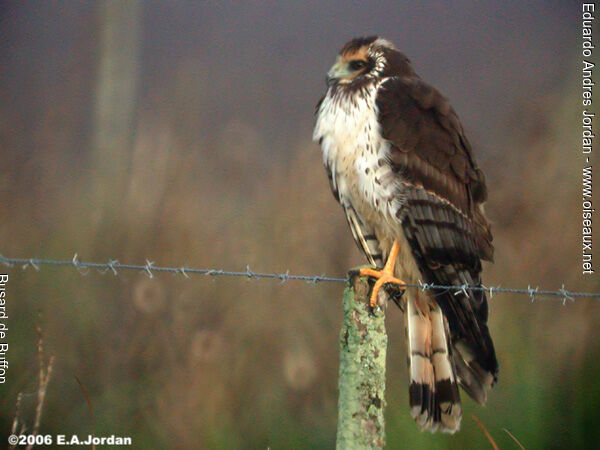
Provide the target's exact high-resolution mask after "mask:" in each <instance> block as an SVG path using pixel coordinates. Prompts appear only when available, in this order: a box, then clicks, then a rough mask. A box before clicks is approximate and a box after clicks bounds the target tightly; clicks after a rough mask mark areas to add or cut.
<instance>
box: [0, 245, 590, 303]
mask: <svg viewBox="0 0 600 450" xmlns="http://www.w3.org/2000/svg"><path fill="white" fill-rule="evenodd" d="M0 263H1V264H4V265H5V266H8V267H13V266H15V265H20V266H21V269H22V270H26V269H27V268H29V267H31V268H33V269H35V270H36V271H39V270H40V266H42V265H49V266H63V267H73V268H75V269H77V271H78V272H79V273H80V274H81V275H87V274H88V272H89V270H90V269H96V270H97V271H99V272H100V273H102V274H106V273H108V272H111V273H112V274H113V275H115V276H116V275H118V273H119V271H122V270H132V271H138V272H142V273H144V274H145V275H146V276H148V277H149V278H154V273H155V272H167V273H173V274H180V275H182V276H183V277H185V278H190V275H208V276H211V277H216V276H229V277H245V278H248V279H253V278H255V279H260V278H270V279H277V280H280V281H281V282H282V283H285V282H287V281H288V280H300V281H306V282H308V283H313V284H316V283H319V282H326V283H345V282H347V281H348V279H347V278H340V277H329V276H325V275H293V274H290V273H289V270H288V271H286V272H285V273H262V272H254V271H253V270H251V269H250V266H249V265H246V270H245V271H231V270H222V269H195V268H190V267H187V266H180V267H166V266H156V265H155V263H154V262H153V261H150V260H148V259H147V260H146V264H143V265H142V264H121V263H120V262H119V261H118V260H117V259H109V261H108V262H105V263H99V262H86V261H80V260H79V256H78V254H77V253H75V255H74V256H73V258H72V259H71V260H55V259H39V258H6V257H4V256H2V255H0ZM406 287H414V288H419V289H421V290H422V291H426V290H433V291H442V292H437V293H436V294H435V295H440V294H441V293H446V292H452V291H454V295H457V294H459V293H460V292H464V293H465V295H466V294H467V291H485V292H487V293H488V294H489V295H490V299H491V298H493V297H494V294H497V293H504V294H519V295H527V296H528V297H529V298H530V299H531V302H532V303H533V302H534V301H535V300H536V299H537V298H538V297H551V298H558V299H562V302H563V305H565V304H566V303H567V302H574V301H575V298H576V297H579V298H590V299H600V292H575V291H569V290H567V289H566V288H565V285H564V284H562V286H561V289H559V290H556V291H550V290H543V289H540V288H539V286H536V287H535V288H533V287H531V286H527V289H523V288H505V287H501V286H490V287H487V286H484V285H483V284H481V285H479V286H469V285H467V284H463V285H440V284H432V283H423V282H421V281H419V282H418V283H406Z"/></svg>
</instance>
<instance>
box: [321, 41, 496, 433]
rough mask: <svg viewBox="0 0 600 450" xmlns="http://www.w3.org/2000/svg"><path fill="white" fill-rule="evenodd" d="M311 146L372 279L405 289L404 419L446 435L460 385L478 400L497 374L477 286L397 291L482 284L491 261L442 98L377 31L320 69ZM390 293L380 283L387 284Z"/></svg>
mask: <svg viewBox="0 0 600 450" xmlns="http://www.w3.org/2000/svg"><path fill="white" fill-rule="evenodd" d="M316 116H317V117H316V125H315V129H314V135H313V139H314V140H315V141H317V142H318V143H319V144H320V146H321V149H322V151H323V161H324V163H325V168H326V171H327V174H328V177H329V181H330V185H331V189H332V191H333V195H334V196H335V198H336V200H337V201H338V202H339V203H340V204H341V206H342V208H343V210H344V212H345V214H346V218H347V220H348V224H349V225H350V229H351V231H352V235H353V237H354V240H355V241H356V243H357V244H358V246H359V248H360V249H361V250H362V252H363V253H364V254H365V255H366V257H367V259H368V261H369V263H370V264H371V265H373V266H374V268H373V269H369V268H363V269H361V274H362V275H367V276H370V277H374V278H376V279H377V281H376V283H375V285H374V287H373V290H372V295H371V297H370V303H371V307H375V306H376V305H377V303H378V302H380V301H381V302H385V299H386V293H385V291H386V290H385V289H384V290H381V293H380V295H378V294H379V292H380V288H381V287H382V285H384V284H388V283H391V284H392V285H396V286H397V288H398V289H400V290H403V291H404V292H403V295H402V298H400V299H399V300H398V303H399V305H400V307H401V308H402V310H403V311H404V313H405V324H406V337H407V338H406V341H407V345H408V365H409V376H410V388H409V400H410V407H411V415H412V416H413V418H414V419H415V420H416V421H417V423H418V425H419V426H420V428H421V429H422V430H430V431H432V432H433V431H436V430H441V431H444V432H448V433H454V432H456V431H457V430H458V429H459V427H460V421H461V417H462V408H461V404H460V397H459V391H458V385H459V384H460V386H461V387H462V388H463V389H464V390H465V392H467V394H469V395H470V396H471V397H472V398H473V399H475V400H476V401H477V402H479V403H480V404H484V403H485V401H486V399H487V393H486V390H487V389H489V388H490V387H491V386H492V385H493V384H494V383H495V382H496V379H497V373H498V362H497V360H496V355H495V351H494V345H493V343H492V339H491V336H490V333H489V330H488V327H487V320H488V305H487V298H486V295H485V292H484V290H471V289H468V288H464V289H462V290H451V291H450V290H441V289H438V290H425V289H420V288H407V287H406V286H405V284H418V283H428V284H436V285H458V286H481V260H488V261H491V260H492V256H493V246H492V243H491V242H492V235H491V228H490V224H489V222H488V220H487V218H486V216H485V213H484V210H483V203H484V202H485V200H486V197H487V191H486V185H485V178H484V175H483V172H482V171H481V170H480V169H479V168H478V167H477V164H476V163H475V159H474V156H473V151H472V149H471V145H470V144H469V141H468V140H467V137H466V136H465V133H464V130H463V127H462V125H461V123H460V121H459V120H458V117H457V115H456V113H455V112H454V110H453V109H452V107H451V106H450V104H449V103H448V100H447V99H446V98H445V97H444V96H443V95H442V94H440V92H438V90H436V89H435V88H434V87H432V86H430V85H429V84H427V83H425V82H424V81H423V80H421V78H419V76H418V75H417V74H416V73H415V71H414V70H413V68H412V67H411V65H410V62H409V60H408V59H407V57H406V56H405V55H404V54H402V53H401V52H399V51H398V50H397V49H396V48H395V47H394V46H393V45H392V44H391V43H390V42H388V41H386V40H385V39H382V38H379V37H377V36H371V37H364V38H356V39H353V40H351V41H350V42H348V43H347V44H346V45H344V47H343V48H342V49H341V51H340V53H339V55H338V56H337V59H336V61H335V64H334V65H333V67H331V69H330V70H329V72H328V73H327V91H326V93H325V95H324V96H323V98H322V99H321V101H320V102H319V104H318V105H317V110H316ZM387 290H388V291H389V290H390V289H389V286H388V287H387Z"/></svg>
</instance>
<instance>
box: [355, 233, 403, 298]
mask: <svg viewBox="0 0 600 450" xmlns="http://www.w3.org/2000/svg"><path fill="white" fill-rule="evenodd" d="M399 250H400V246H399V245H398V242H397V241H394V244H393V245H392V249H391V250H390V254H389V256H388V259H387V262H386V263H385V266H384V267H383V269H381V270H376V269H369V268H366V267H363V268H362V269H360V275H361V276H367V277H373V278H377V281H376V282H375V286H373V290H372V291H371V298H370V299H369V304H370V305H371V308H374V307H375V305H376V304H377V294H378V293H379V289H381V287H382V286H383V285H384V284H387V283H392V284H396V285H398V286H400V289H406V283H405V282H404V281H402V280H400V279H399V278H396V277H395V276H394V266H395V265H396V258H397V256H398V252H399Z"/></svg>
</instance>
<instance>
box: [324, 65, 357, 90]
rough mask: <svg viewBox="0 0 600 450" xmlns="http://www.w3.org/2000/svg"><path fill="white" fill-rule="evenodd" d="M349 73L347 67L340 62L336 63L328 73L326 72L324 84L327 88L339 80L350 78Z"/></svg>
mask: <svg viewBox="0 0 600 450" xmlns="http://www.w3.org/2000/svg"><path fill="white" fill-rule="evenodd" d="M350 74H351V73H350V71H349V70H348V65H347V64H346V63H344V62H342V61H338V62H336V63H335V64H334V65H333V66H332V67H331V69H329V72H327V77H326V78H325V82H326V83H327V86H331V85H333V84H335V83H337V81H338V80H339V79H341V78H345V77H348V76H350Z"/></svg>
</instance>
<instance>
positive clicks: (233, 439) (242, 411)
mask: <svg viewBox="0 0 600 450" xmlns="http://www.w3.org/2000/svg"><path fill="white" fill-rule="evenodd" d="M580 8H581V6H580V4H579V3H578V2H528V3H527V4H524V3H520V2H495V1H491V0H489V1H482V2H477V3H471V2H466V1H457V2H453V3H452V4H451V5H450V4H448V3H446V2H426V3H419V4H416V3H414V4H408V3H407V4H398V3H397V2H393V1H385V2H377V3H370V4H369V3H366V2H364V3H356V4H350V3H349V2H348V3H347V2H341V1H337V2H323V3H322V2H317V1H309V2H304V3H299V2H264V3H258V2H257V3H254V2H252V3H250V2H249V3H227V2H183V1H181V2H153V1H144V2H137V1H129V2H118V1H109V2H106V1H102V2H89V3H88V2H20V1H3V2H2V3H0V42H1V44H0V155H1V159H0V160H1V164H2V167H1V169H0V186H1V188H0V198H1V203H0V214H1V218H2V219H1V220H0V253H2V254H3V255H4V256H11V257H40V258H57V259H70V258H71V257H72V256H73V254H74V253H78V254H79V257H80V258H81V259H82V260H86V261H89V260H93V261H100V262H104V261H108V260H109V259H118V260H119V261H120V262H121V263H141V264H143V263H144V262H145V260H146V259H149V260H151V261H155V262H156V263H157V265H174V266H181V265H187V266H189V267H206V268H224V269H229V270H245V267H246V264H249V265H250V267H251V268H252V269H253V270H256V271H261V272H285V271H286V270H290V272H291V273H294V274H311V275H314V274H323V273H325V274H328V275H331V276H344V275H345V273H346V271H347V270H348V269H349V268H350V267H353V266H356V265H359V264H362V263H363V257H362V256H361V255H360V254H359V252H358V250H357V249H356V248H355V246H354V243H353V241H352V238H351V234H350V231H349V230H348V229H347V225H346V223H345V219H344V217H343V213H342V211H341V209H340V208H339V206H338V205H337V204H336V202H335V200H334V199H333V197H332V195H331V193H330V190H329V186H328V184H327V179H326V176H325V172H324V170H323V167H322V162H321V154H320V150H319V148H318V147H317V145H315V144H313V143H312V142H311V133H312V126H313V110H314V105H315V104H316V102H317V100H318V99H319V97H320V96H321V95H322V93H323V92H324V88H325V85H324V77H325V73H326V71H327V70H328V68H329V66H330V65H331V64H332V62H333V61H334V58H335V54H336V53H337V51H338V49H339V48H340V47H341V46H342V45H343V44H344V43H345V42H346V41H347V40H348V39H350V38H351V37H354V36H357V35H364V34H373V33H375V34H380V35H382V36H384V37H386V38H387V39H389V40H391V41H392V42H394V43H395V44H396V45H397V46H398V47H399V48H400V49H401V50H402V51H403V52H405V53H406V54H407V55H408V56H409V57H410V58H411V60H412V62H413V64H414V66H415V68H416V70H417V71H418V73H419V74H420V75H421V76H422V77H423V78H424V79H425V80H426V81H428V82H431V83H432V84H434V85H435V86H436V87H438V88H439V89H440V90H441V91H442V92H443V93H444V94H445V95H447V96H448V97H449V98H450V100H451V102H452V104H453V106H454V108H455V109H456V110H457V112H458V113H459V115H460V117H461V119H462V122H463V124H464V126H465V128H466V130H467V133H468V135H469V137H470V140H471V142H472V144H473V146H474V147H475V148H476V151H477V157H478V161H479V165H480V166H481V167H482V168H483V169H484V170H485V171H486V173H487V177H488V186H489V193H490V195H489V197H490V198H489V202H488V205H487V211H488V215H489V216H490V218H491V219H492V221H493V223H494V233H495V244H496V262H495V264H493V265H487V266H486V267H485V272H484V283H485V284H486V285H501V286H503V287H527V285H531V286H537V285H539V286H541V287H543V288H546V289H560V287H561V285H562V283H563V282H564V284H565V286H566V287H567V288H568V289H571V290H583V291H598V290H600V283H599V282H598V278H597V277H596V278H593V277H589V276H588V277H584V276H582V275H581V169H582V164H583V157H582V156H581V150H580V149H581V137H580V136H581V134H580V126H581V101H580V98H581V97H580V95H581V92H580V91H581V88H580V86H581V57H580V50H579V49H580V40H581V23H580V16H581V12H580V11H581V9H580ZM595 33H596V34H597V29H596V31H595ZM595 256H596V258H595V259H596V260H598V253H597V252H595ZM2 270H4V269H2ZM6 270H7V271H8V273H9V277H10V278H9V284H8V286H7V305H8V314H9V321H8V325H9V339H8V342H9V353H8V355H7V358H8V361H9V364H10V366H9V369H8V372H7V383H6V384H4V385H0V435H2V436H4V435H8V433H9V431H10V427H11V424H12V421H13V418H14V415H15V402H16V398H17V394H18V393H19V392H24V393H31V392H33V391H35V389H36V386H37V374H38V365H37V332H36V326H37V325H40V326H41V328H42V329H43V333H44V337H45V347H46V355H47V356H49V355H50V354H53V355H55V358H56V359H55V366H54V372H53V374H52V379H51V381H50V384H49V386H48V393H47V399H46V404H45V409H44V414H43V417H42V425H41V428H40V432H41V433H42V434H48V433H50V434H54V435H56V434H59V433H60V434H67V435H69V434H78V435H80V436H84V435H87V434H88V433H91V432H92V420H91V418H90V413H89V410H88V406H87V403H86V398H85V395H84V394H83V392H82V389H81V388H80V386H79V384H78V382H77V380H76V377H77V378H78V379H79V380H80V381H81V383H82V385H83V386H84V387H85V389H86V390H87V392H88V394H89V399H90V401H91V403H92V406H93V412H94V426H93V428H94V433H95V434H96V435H97V436H106V435H111V434H115V435H121V436H131V437H132V438H133V441H134V446H135V447H136V448H267V447H270V448H272V449H279V448H331V447H332V446H333V445H334V441H335V430H336V414H337V411H336V410H337V405H336V402H337V392H336V386H337V369H338V344H337V339H338V333H339V330H340V326H341V319H342V310H341V296H342V290H343V285H341V284H317V285H316V286H314V285H309V284H306V283H303V282H294V281H290V282H287V283H285V284H280V283H279V282H278V281H270V280H250V281H248V280H245V279H238V278H218V279H215V280H213V279H211V278H209V277H203V276H193V277H191V279H185V278H184V277H182V276H181V275H179V276H172V275H167V274H165V275H157V276H156V277H155V278H154V279H148V278H147V277H146V276H145V275H144V274H142V273H140V274H137V273H135V272H121V273H120V274H119V275H118V276H117V277H115V276H113V275H112V274H110V273H109V274H105V275H102V274H99V273H97V272H95V271H90V272H89V273H88V274H87V275H85V276H82V275H80V274H79V273H78V272H77V271H76V270H74V269H72V268H52V267H43V268H42V270H40V271H39V272H36V271H35V270H33V269H31V268H29V269H27V270H25V271H22V270H21V269H20V268H18V267H17V268H11V269H6ZM490 303H491V319H490V328H491V331H492V335H493V337H494V340H495V342H496V348H497V353H498V356H499V360H500V377H499V383H498V385H497V386H496V387H495V388H494V389H493V391H492V392H491V395H490V398H489V401H488V404H487V406H486V407H484V408H482V407H480V406H478V405H475V404H474V403H473V402H472V401H471V400H470V399H468V398H467V396H466V395H463V399H464V404H465V415H464V419H463V426H462V431H460V433H458V434H456V435H455V436H444V435H431V434H423V433H421V432H419V431H418V429H417V427H416V425H415V424H414V423H413V420H412V419H411V418H410V415H409V408H408V399H407V391H408V385H407V375H406V367H405V344H404V341H403V339H404V338H403V328H402V327H403V325H402V323H403V319H402V317H401V313H400V311H399V310H398V309H397V308H396V307H395V306H391V307H390V308H389V309H388V317H387V323H388V331H389V335H390V339H389V349H388V355H389V356H388V385H387V402H388V408H387V413H386V414H387V441H388V447H389V448H400V447H402V448H455V449H462V448H468V449H471V448H473V449H478V448H488V447H489V443H488V442H487V440H486V438H485V437H484V435H483V433H482V432H481V430H480V429H479V428H478V427H477V425H476V424H475V422H474V420H473V419H472V417H471V414H475V415H476V416H477V417H478V418H479V420H480V421H481V422H482V423H483V424H484V426H485V427H486V428H487V430H488V431H489V432H490V433H491V435H492V436H493V437H494V439H495V440H496V442H497V443H498V445H499V446H500V448H517V447H516V444H515V443H514V442H513V441H512V440H511V439H510V438H509V437H508V435H507V434H506V433H505V432H504V431H503V429H507V430H509V431H510V432H511V433H512V434H513V435H515V436H516V437H517V438H518V439H519V441H520V442H521V443H522V444H523V445H524V446H525V447H526V448H528V449H533V448H557V449H558V448H586V447H587V448H594V447H595V445H597V442H598V438H599V437H600V436H599V431H598V430H599V428H598V425H597V421H596V413H597V411H598V408H599V407H600V381H599V380H600V377H599V375H600V362H599V361H600V349H599V346H598V340H599V338H600V332H599V331H598V323H599V322H600V305H599V304H598V302H597V301H591V300H584V299H580V300H577V301H576V302H575V303H572V304H567V305H566V306H563V305H562V303H561V301H560V300H541V299H540V300H538V301H536V302H534V303H531V302H530V300H529V298H527V297H524V296H511V295H500V294H497V295H495V296H494V297H493V299H491V301H490ZM35 403H36V402H35V397H34V396H25V397H24V399H23V405H22V411H21V417H22V419H24V420H25V421H26V423H27V424H28V426H29V427H30V428H31V427H32V425H33V417H34V409H35Z"/></svg>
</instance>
